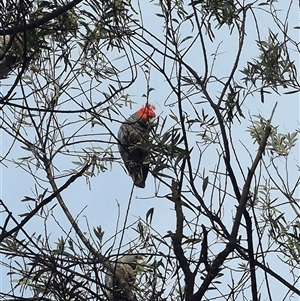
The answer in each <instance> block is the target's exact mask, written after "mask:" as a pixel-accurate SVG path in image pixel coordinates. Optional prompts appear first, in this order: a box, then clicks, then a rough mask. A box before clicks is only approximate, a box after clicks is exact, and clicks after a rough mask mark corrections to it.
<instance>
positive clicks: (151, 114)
mask: <svg viewBox="0 0 300 301" xmlns="http://www.w3.org/2000/svg"><path fill="white" fill-rule="evenodd" d="M137 115H138V116H139V118H141V119H142V120H149V119H152V118H155V116H156V114H155V106H154V105H152V104H149V103H147V104H146V105H144V106H142V107H141V108H140V109H139V110H138V111H137Z"/></svg>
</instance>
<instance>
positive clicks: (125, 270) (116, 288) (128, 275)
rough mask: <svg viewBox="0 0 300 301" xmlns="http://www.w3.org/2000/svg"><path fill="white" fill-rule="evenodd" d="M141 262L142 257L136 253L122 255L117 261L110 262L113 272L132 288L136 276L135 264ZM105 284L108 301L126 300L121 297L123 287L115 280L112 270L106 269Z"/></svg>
mask: <svg viewBox="0 0 300 301" xmlns="http://www.w3.org/2000/svg"><path fill="white" fill-rule="evenodd" d="M142 263H143V257H142V256H141V255H137V254H128V255H124V256H122V257H121V258H118V260H117V262H113V263H111V266H112V268H113V269H114V272H115V273H116V274H118V276H119V277H121V278H122V279H119V280H122V281H124V280H125V281H126V282H127V283H128V285H129V286H130V287H131V288H133V286H134V284H135V278H136V266H137V265H138V264H142ZM105 286H106V287H107V296H108V300H109V301H121V300H127V299H126V298H122V294H123V289H122V287H121V285H120V283H119V282H118V281H117V279H116V277H115V275H114V274H113V273H112V271H108V272H107V274H106V276H105Z"/></svg>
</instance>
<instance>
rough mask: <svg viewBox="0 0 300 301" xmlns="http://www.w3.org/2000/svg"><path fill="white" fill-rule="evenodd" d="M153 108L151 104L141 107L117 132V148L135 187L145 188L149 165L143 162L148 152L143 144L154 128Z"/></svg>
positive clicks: (154, 115)
mask: <svg viewBox="0 0 300 301" xmlns="http://www.w3.org/2000/svg"><path fill="white" fill-rule="evenodd" d="M155 117H156V114H155V107H154V106H153V105H152V104H148V103H147V104H146V105H144V106H142V107H141V108H140V109H139V110H138V111H136V112H135V113H133V114H132V115H131V116H130V117H129V118H127V119H126V120H125V121H124V122H123V123H122V124H121V126H120V129H119V132H118V148H119V152H120V155H121V158H122V159H123V161H124V164H125V167H126V169H127V171H128V173H129V175H130V176H131V178H132V180H133V183H134V185H135V186H137V187H140V188H145V181H146V179H147V176H148V172H149V163H146V162H145V159H146V158H147V157H148V154H149V152H148V151H147V150H146V146H145V143H147V142H148V141H149V136H150V135H149V134H150V131H151V129H152V128H153V127H154V120H155Z"/></svg>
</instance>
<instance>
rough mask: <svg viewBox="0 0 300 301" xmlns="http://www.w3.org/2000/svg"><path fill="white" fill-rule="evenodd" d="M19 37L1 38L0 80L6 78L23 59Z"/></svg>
mask: <svg viewBox="0 0 300 301" xmlns="http://www.w3.org/2000/svg"><path fill="white" fill-rule="evenodd" d="M21 45H22V44H21V42H20V39H19V37H15V38H14V39H12V37H11V36H10V35H4V36H0V58H1V60H0V79H4V78H6V77H7V76H8V75H9V73H10V72H11V71H12V70H13V69H14V68H15V67H16V66H17V65H18V63H19V62H20V61H21V59H22V49H21Z"/></svg>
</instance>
